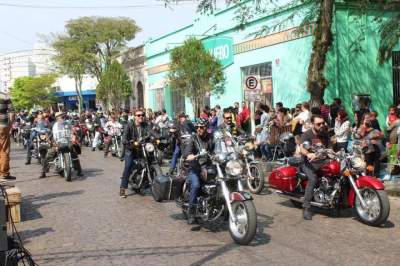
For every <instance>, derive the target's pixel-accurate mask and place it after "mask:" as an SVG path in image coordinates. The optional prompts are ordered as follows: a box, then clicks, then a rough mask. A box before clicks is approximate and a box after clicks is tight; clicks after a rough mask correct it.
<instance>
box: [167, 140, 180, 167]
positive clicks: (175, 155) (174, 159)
mask: <svg viewBox="0 0 400 266" xmlns="http://www.w3.org/2000/svg"><path fill="white" fill-rule="evenodd" d="M180 156H181V148H180V147H179V145H178V144H176V145H175V150H174V153H173V154H172V159H171V164H170V166H169V167H170V169H171V170H174V169H175V168H176V164H177V162H178V158H179V157H180Z"/></svg>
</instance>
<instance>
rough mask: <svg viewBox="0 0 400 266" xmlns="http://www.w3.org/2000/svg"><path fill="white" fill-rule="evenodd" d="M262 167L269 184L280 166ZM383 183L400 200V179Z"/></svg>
mask: <svg viewBox="0 0 400 266" xmlns="http://www.w3.org/2000/svg"><path fill="white" fill-rule="evenodd" d="M260 162H261V161H260ZM260 165H261V169H262V171H263V173H264V175H265V178H266V180H265V182H266V183H267V184H268V176H269V175H270V173H271V171H272V169H273V168H275V167H277V166H278V164H277V163H276V162H262V163H261V164H260ZM383 183H384V185H385V190H386V191H387V193H388V195H389V196H392V197H399V198H400V178H395V179H394V180H393V179H392V180H390V181H389V180H387V181H383Z"/></svg>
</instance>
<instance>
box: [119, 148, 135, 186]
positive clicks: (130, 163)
mask: <svg viewBox="0 0 400 266" xmlns="http://www.w3.org/2000/svg"><path fill="white" fill-rule="evenodd" d="M124 160H125V166H124V172H123V173H122V178H121V186H120V187H121V188H125V189H127V188H128V183H129V176H130V175H131V173H132V170H133V167H134V166H135V165H136V161H135V156H134V153H133V152H132V151H131V150H126V151H125V156H124Z"/></svg>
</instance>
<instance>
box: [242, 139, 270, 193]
mask: <svg viewBox="0 0 400 266" xmlns="http://www.w3.org/2000/svg"><path fill="white" fill-rule="evenodd" d="M235 141H236V148H237V153H238V154H239V158H240V160H241V161H242V163H243V165H244V166H245V167H244V168H243V176H244V178H245V180H246V184H247V188H248V189H249V190H250V192H251V193H253V194H259V193H260V192H261V191H262V190H263V189H264V183H265V179H264V176H263V175H262V174H261V170H260V168H259V164H258V161H256V160H255V158H254V150H255V146H254V144H253V143H252V141H251V140H250V139H249V138H246V137H238V138H236V139H235Z"/></svg>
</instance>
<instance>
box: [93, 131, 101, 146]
mask: <svg viewBox="0 0 400 266" xmlns="http://www.w3.org/2000/svg"><path fill="white" fill-rule="evenodd" d="M99 138H100V132H99V131H96V133H94V139H93V142H92V148H97V143H98V142H99Z"/></svg>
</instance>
